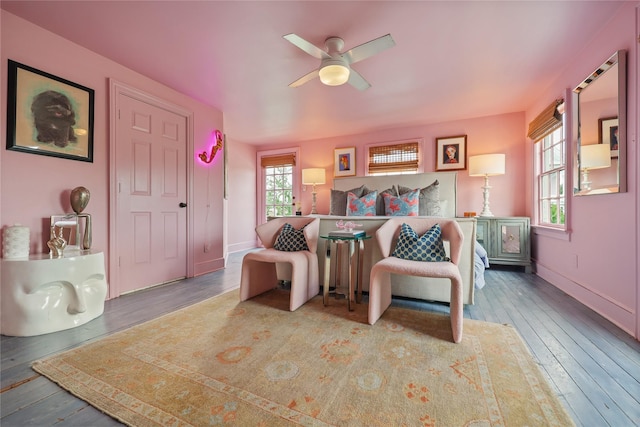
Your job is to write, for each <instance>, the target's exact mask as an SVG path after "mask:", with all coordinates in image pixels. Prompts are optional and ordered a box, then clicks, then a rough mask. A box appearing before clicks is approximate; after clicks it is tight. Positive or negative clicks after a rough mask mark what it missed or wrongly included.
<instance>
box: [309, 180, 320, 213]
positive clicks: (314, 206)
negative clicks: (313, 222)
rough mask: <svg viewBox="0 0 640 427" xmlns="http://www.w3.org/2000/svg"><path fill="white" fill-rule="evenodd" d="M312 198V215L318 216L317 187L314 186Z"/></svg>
mask: <svg viewBox="0 0 640 427" xmlns="http://www.w3.org/2000/svg"><path fill="white" fill-rule="evenodd" d="M311 197H312V199H311V200H312V201H311V214H312V215H313V214H317V213H318V211H317V210H316V186H315V185H314V186H313V192H312V193H311Z"/></svg>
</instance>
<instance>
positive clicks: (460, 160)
mask: <svg viewBox="0 0 640 427" xmlns="http://www.w3.org/2000/svg"><path fill="white" fill-rule="evenodd" d="M466 168H467V135H460V136H447V137H444V138H436V171H454V170H464V169H466Z"/></svg>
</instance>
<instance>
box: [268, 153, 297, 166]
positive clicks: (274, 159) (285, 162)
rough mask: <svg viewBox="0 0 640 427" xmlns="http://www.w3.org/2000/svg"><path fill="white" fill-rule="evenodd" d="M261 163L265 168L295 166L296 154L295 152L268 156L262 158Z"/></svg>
mask: <svg viewBox="0 0 640 427" xmlns="http://www.w3.org/2000/svg"><path fill="white" fill-rule="evenodd" d="M260 165H261V166H262V167H263V168H267V167H278V166H295V165H296V155H295V154H294V153H284V154H278V155H275V156H266V157H261V158H260Z"/></svg>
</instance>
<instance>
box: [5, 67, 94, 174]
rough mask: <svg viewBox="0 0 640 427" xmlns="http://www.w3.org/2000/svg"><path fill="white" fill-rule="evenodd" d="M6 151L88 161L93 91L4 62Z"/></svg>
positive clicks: (90, 153)
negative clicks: (5, 76)
mask: <svg viewBox="0 0 640 427" xmlns="http://www.w3.org/2000/svg"><path fill="white" fill-rule="evenodd" d="M7 81H8V91H7V104H8V105H7V149H8V150H13V151H21V152H24V153H31V154H40V155H44V156H53V157H62V158H65V159H72V160H80V161H83V162H93V103H94V91H93V89H89V88H88V87H84V86H81V85H79V84H77V83H73V82H70V81H69V80H65V79H63V78H60V77H56V76H54V75H52V74H49V73H45V72H44V71H40V70H36V69H35V68H32V67H29V66H27V65H24V64H20V63H18V62H15V61H11V60H9V66H8V78H7Z"/></svg>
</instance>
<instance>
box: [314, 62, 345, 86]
mask: <svg viewBox="0 0 640 427" xmlns="http://www.w3.org/2000/svg"><path fill="white" fill-rule="evenodd" d="M319 74H320V81H321V82H322V83H324V84H326V85H327V86H340V85H343V84H345V83H346V82H347V80H349V68H347V67H345V66H344V65H342V64H340V63H338V64H328V65H325V66H324V67H322V68H321V69H320V73H319Z"/></svg>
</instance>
